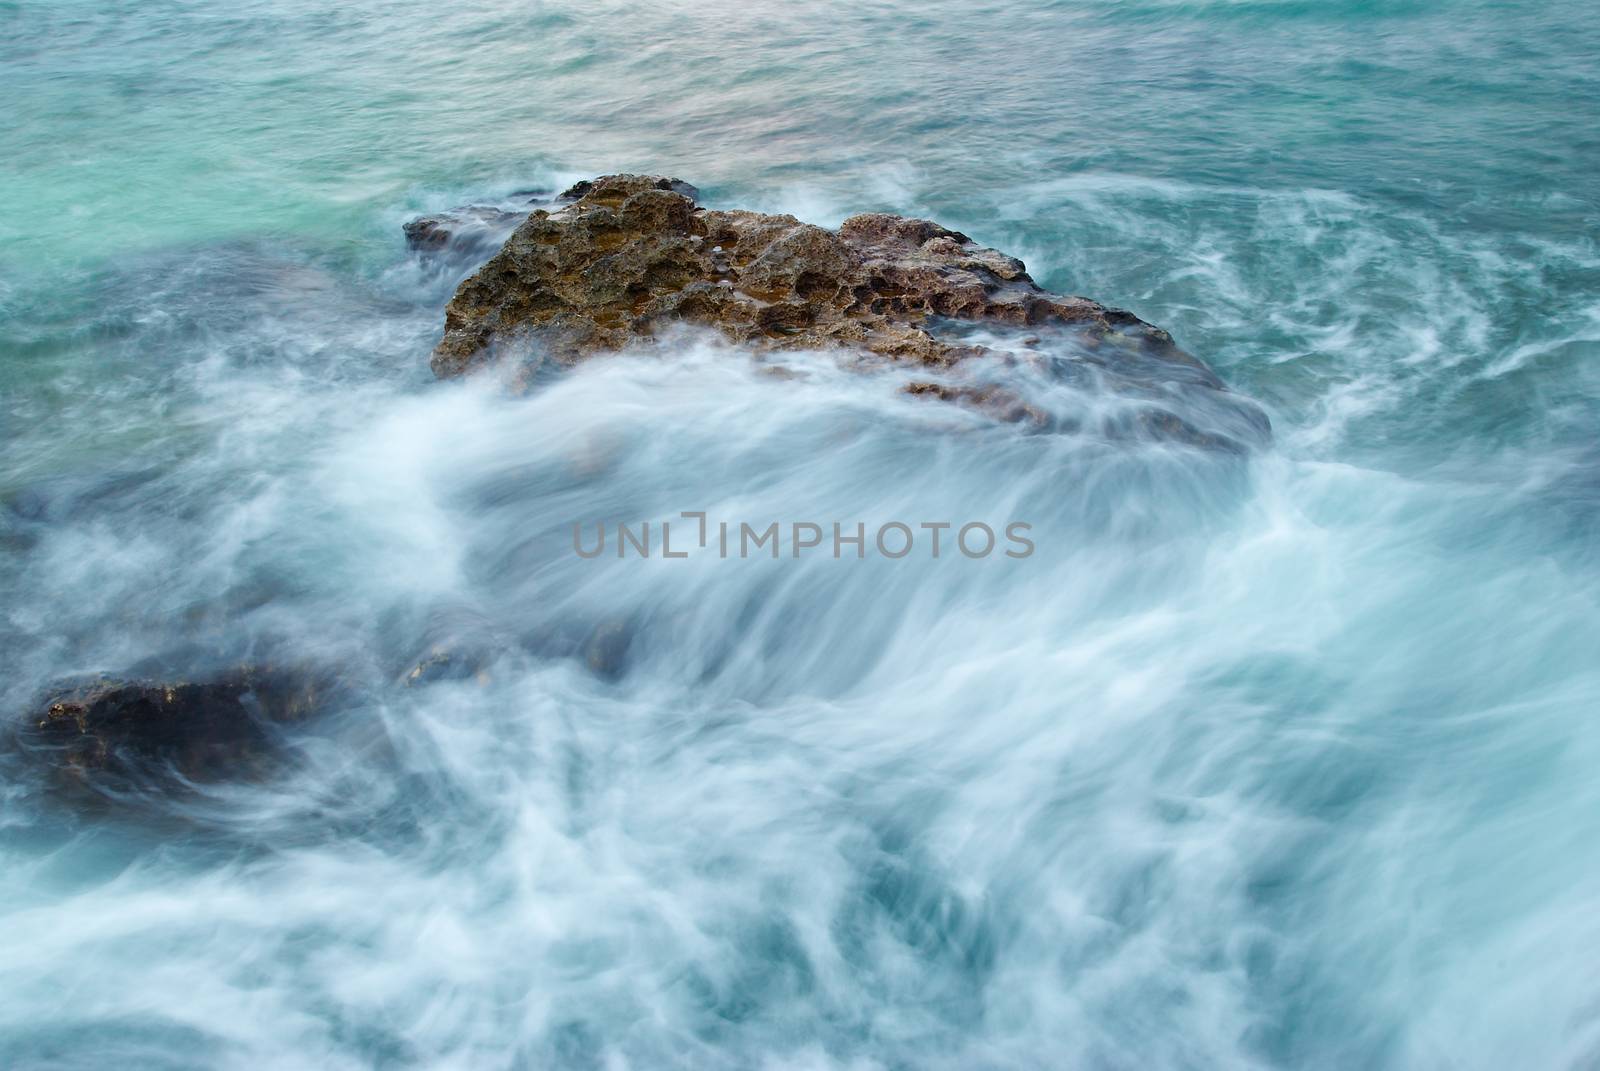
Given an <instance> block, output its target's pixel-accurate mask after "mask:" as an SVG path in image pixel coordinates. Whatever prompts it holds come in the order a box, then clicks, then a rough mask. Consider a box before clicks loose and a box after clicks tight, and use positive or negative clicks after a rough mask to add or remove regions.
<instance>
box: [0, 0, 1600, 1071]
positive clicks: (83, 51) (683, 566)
mask: <svg viewBox="0 0 1600 1071" xmlns="http://www.w3.org/2000/svg"><path fill="white" fill-rule="evenodd" d="M0 29H3V30H4V32H3V33H0V99H4V100H5V101H6V105H5V107H4V108H3V109H0V145H3V147H4V152H0V192H3V193H4V197H3V202H4V205H5V209H6V210H5V212H4V213H3V214H0V422H3V423H0V430H3V435H0V550H3V554H0V595H3V598H0V651H4V658H3V662H0V665H3V667H4V673H3V674H0V713H3V715H4V717H5V718H6V719H8V720H15V719H20V718H22V717H23V716H24V715H25V714H26V713H27V712H28V711H29V710H30V709H33V708H34V705H36V703H37V700H38V697H39V696H40V695H41V694H42V693H43V692H44V691H46V690H47V689H48V688H50V687H51V686H52V684H53V682H57V681H60V680H63V679H66V678H70V677H73V676H75V675H81V674H86V673H94V672H112V673H130V672H131V673H138V672H149V673H152V674H157V675H160V674H165V675H167V676H181V675H183V674H195V673H200V672H203V671H205V670H207V669H208V668H214V667H215V666H216V665H226V664H234V663H237V662H240V661H248V660H265V661H271V662H275V663H284V664H316V665H318V666H322V667H333V669H334V670H335V671H336V672H337V673H338V674H339V676H340V678H341V680H342V682H343V688H342V689H341V691H340V692H339V699H338V701H337V702H336V703H334V704H332V709H330V710H328V711H327V712H326V714H325V716H324V717H323V718H321V719H320V720H318V721H315V722H313V723H310V724H307V725H304V726H300V727H297V728H296V729H294V730H293V732H292V734H291V739H289V740H288V741H286V743H287V744H288V745H289V746H290V750H289V752H288V754H289V756H290V758H289V759H288V760H287V761H286V763H285V765H284V766H283V767H282V768H280V769H277V770H276V771H275V772H272V773H271V774H270V775H268V776H265V777H241V778H238V779H233V780H224V781H221V782H217V783H207V784H199V785H192V786H173V785H171V784H165V783H162V784H147V785H143V786H138V787H134V788H126V787H125V788H122V789H120V790H117V791H110V790H108V794H107V795H106V797H105V798H102V799H99V800H98V801H97V802H93V803H88V802H85V801H84V800H83V799H82V798H80V797H75V796H71V795H63V794H62V793H61V792H59V791H56V790H53V789H52V788H51V781H50V779H49V778H48V776H46V775H45V774H44V773H43V772H42V771H41V769H40V764H41V758H40V756H37V755H34V754H29V753H25V752H23V751H21V750H20V749H19V748H18V747H17V746H16V745H14V744H10V743H8V745H7V753H6V754H5V755H4V756H3V757H0V777H3V782H0V786H3V787H0V1065H3V1066H5V1067H7V1068H16V1069H23V1068H28V1069H32V1068H102V1067H137V1068H249V1069H260V1068H284V1069H299V1068H319V1069H342V1068H411V1067H417V1068H463V1069H468V1068H470V1069H484V1068H545V1067H550V1068H607V1069H611V1068H665V1067H687V1068H773V1069H776V1068H784V1069H787V1068H796V1069H835V1068H837V1069H850V1071H868V1069H874V1071H875V1069H901V1068H952V1069H963V1071H965V1069H975V1068H1032V1067H1048V1068H1079V1067H1081V1068H1130V1069H1145V1068H1241V1067H1260V1068H1339V1069H1344V1068H1354V1067H1362V1068H1441V1069H1442V1068H1493V1069H1499V1068H1508V1067H1516V1068H1590V1067H1600V781H1597V780H1596V778H1595V776H1594V771H1595V769H1596V764H1597V762H1600V552H1597V548H1600V437H1597V431H1600V242H1597V238H1596V235H1597V233H1600V19H1596V18H1595V13H1594V11H1593V9H1592V5H1590V4H1588V3H1580V2H1577V0H1546V2H1530V0H1523V2H1516V0H1513V2H1509V3H1487V2H1475V0H1439V2H1436V3H1418V2H1408V0H1394V2H1384V3H1378V2H1356V0H1323V2H1311V0H1126V2H1121V3H1111V4H1096V3H1088V2H1043V0H1039V2H1022V0H1007V2H990V0H968V2H965V3H954V2H947V0H925V2H920V3H915V4H912V3H888V2H883V0H869V2H855V3H850V4H844V3H816V2H805V0H796V2H791V3H783V4H778V3H769V2H766V0H747V2H744V3H738V4H734V3H726V2H723V0H706V2H702V3H698V4H693V5H689V4H675V3H661V2H647V3H630V4H623V3H616V2H613V0H588V2H586V3H582V4H578V3H567V2H565V0H551V2H545V3H514V2H509V0H506V2H486V0H463V2H461V3H457V4H453V5H440V4H422V3H417V2H415V0H388V2H385V3H377V2H373V0H351V2H345V3H341V4H338V5H328V4H314V3H310V2H308V0H238V2H233V3H203V2H200V0H125V2H120V3H95V2H89V0H6V2H0ZM623 170H632V171H646V172H657V173H666V174H672V175H676V176H678V177H681V178H683V179H686V180H688V181H690V182H693V183H695V184H696V185H698V186H700V188H701V189H702V191H703V201H704V202H705V203H707V204H710V205H713V206H716V207H755V208H762V209H768V210H783V211H789V212H793V213H795V214H797V215H799V216H801V217H802V218H804V219H808V220H811V221H814V222H818V223H823V224H830V225H831V224H836V223H838V222H839V221H840V220H842V219H843V218H845V217H846V216H848V215H851V214H854V213H856V212H859V211H867V210H886V211H895V212H901V213H907V214H917V215H925V216H929V217H932V218H936V219H938V220H940V221H941V222H943V223H945V224H946V225H949V226H952V227H957V228H959V229H962V230H964V231H966V232H967V233H969V234H971V235H973V236H974V237H975V238H977V239H978V240H980V241H981V242H983V243H985V244H989V245H993V246H996V247H998V248H1001V249H1004V250H1007V251H1009V252H1012V253H1015V254H1017V255H1020V256H1022V257H1023V258H1024V259H1025V260H1026V261H1027V263H1028V265H1029V268H1030V270H1031V271H1032V273H1033V274H1034V276H1035V277H1036V278H1037V279H1038V280H1039V281H1040V282H1041V283H1042V284H1043V285H1045V286H1047V287H1050V288H1052V289H1056V290H1060V291H1065V292H1069V293H1082V294H1086V295H1089V296H1092V297H1095V298H1097V299H1099V300H1102V301H1105V302H1107V303H1110V304H1114V305H1118V306H1122V307H1126V308H1130V309H1132V310H1133V311H1135V312H1137V313H1138V314H1139V315H1140V316H1142V317H1144V318H1145V319H1147V320H1149V321H1151V322H1153V323H1156V324H1159V325H1161V326H1163V327H1165V328H1167V329H1168V330H1170V331H1171V332H1172V333H1173V334H1174V335H1175V336H1176V338H1177V339H1178V341H1179V342H1180V343H1181V344H1182V345H1184V346H1185V347H1186V348H1188V349H1189V350H1191V351H1193V352H1195V353H1197V354H1199V355H1201V356H1203V357H1204V358H1206V359H1207V360H1208V361H1209V362H1210V363H1211V364H1212V365H1213V366H1214V367H1215V368H1216V369H1217V370H1218V372H1219V373H1220V374H1221V375H1222V376H1223V377H1224V378H1225V379H1226V380H1227V382H1228V383H1229V384H1230V386H1231V387H1232V388H1233V389H1234V390H1235V391H1237V392H1238V393H1240V394H1241V395H1244V396H1246V397H1249V398H1252V399H1254V400H1255V401H1257V402H1259V403H1260V404H1261V405H1262V406H1263V407H1264V408H1265V410H1266V411H1267V412H1268V413H1269V414H1270V416H1271V418H1272V422H1273V426H1274V439H1273V442H1272V444H1271V445H1270V446H1268V447H1267V448H1265V449H1262V450H1259V451H1256V452H1254V453H1253V454H1251V455H1249V456H1245V457H1238V456H1231V455H1229V456H1217V455H1214V454H1211V453H1207V452H1204V451H1197V450H1190V449H1180V448H1173V447H1170V446H1161V445H1159V444H1140V443H1130V442H1106V441H1098V440H1096V439H1095V438H1094V437H1093V436H1084V435H1039V434H1028V433H1026V432H1025V431H1023V430H1021V429H1018V428H1015V427H1012V426H1007V425H995V424H993V423H990V422H988V421H986V420H984V419H983V418H982V417H981V416H979V415H976V414H972V413H967V412H965V411H962V410H959V409H954V408H952V407H946V406H939V405H936V404H933V403H929V402H925V401H922V400H918V399H913V398H909V397H906V396H905V395H903V394H901V393H900V392H899V391H898V387H899V386H900V385H901V382H902V381H901V380H900V379H897V378H896V377H895V376H894V375H893V374H887V373H885V374H877V375H861V374H856V373H851V372H847V371H844V370H841V369H840V368H839V367H838V366H837V365H836V363H835V362H833V361H832V360H831V359H829V358H826V357H823V356H816V357H807V356H804V355H799V356H796V357H794V358H793V360H792V361H791V362H789V364H790V368H789V374H788V375H787V376H786V377H783V378H778V377H774V376H771V375H768V374H764V373H763V371H762V370H761V369H760V368H758V367H757V366H755V365H754V364H752V362H751V361H750V360H749V359H748V358H747V356H746V355H743V354H740V353H738V352H735V351H730V350H729V349H727V348H726V347H723V346H718V345H714V344H712V343H709V342H708V341H706V340H704V339H697V338H694V337H688V336H686V337H683V338H681V339H678V340H675V341H673V342H672V343H671V344H670V345H669V346H667V347H666V350H665V352H663V353H662V354H660V355H658V356H657V357H656V358H654V359H651V358H642V357H623V358H616V359H607V360H599V361H595V362H593V363H591V364H589V365H586V366H584V367H582V368H580V369H578V370H576V371H574V372H573V373H571V374H568V375H565V376H561V377H557V378H553V379H551V380H550V381H549V382H544V383H541V384H540V385H539V386H538V387H537V388H536V389H534V390H533V391H531V392H528V393H526V394H516V393H513V392H509V391H507V390H505V389H504V388H503V384H502V383H501V382H500V381H499V380H497V379H496V378H495V377H494V376H492V375H490V376H484V377H480V378H479V379H477V380H475V381H472V382H467V383H446V384H441V383H436V382H434V381H433V379H432V377H431V375H430V374H429V372H428V369H427V354H428V351H429V349H430V347H431V346H432V344H433V343H434V341H436V339H437V337H438V335H439V332H440V330H441V324H442V311H443V306H444V303H445V302H446V301H447V300H448V298H449V295H450V293H451V292H452V290H453V288H454V285H455V283H456V282H457V281H458V280H459V279H460V278H461V277H462V276H463V275H464V274H466V273H467V272H469V271H470V270H472V268H473V266H474V265H473V263H472V262H471V261H470V259H462V258H457V259H454V260H447V261H446V262H444V263H438V262H426V261H423V260H421V259H419V258H418V257H417V256H416V255H414V254H412V253H410V252H408V251H407V249H406V248H405V244H404V242H403V239H402V236H401V232H400V224H401V223H402V222H404V221H405V220H407V219H409V218H411V217H413V216H415V215H417V214H419V213H422V212H425V211H435V210H440V209H446V208H449V207H451V206H454V205H460V204H464V203H469V202H474V201H479V202H486V201H495V200H497V199H500V198H504V197H507V196H508V195H510V194H511V193H512V192H513V191H517V190H522V189H557V188H560V186H561V185H563V184H565V183H567V182H569V181H571V180H574V179H577V178H580V177H584V176H590V175H594V174H600V173H605V172H613V171H623ZM1083 401H1084V399H1083V398H1081V397H1076V396H1074V395H1073V394H1072V392H1071V391H1065V392H1063V393H1059V394H1058V395H1056V396H1053V401H1052V403H1051V404H1059V405H1062V406H1069V407H1070V406H1071V405H1074V404H1080V403H1083ZM681 511H704V512H706V513H708V515H709V516H710V517H711V518H712V519H713V520H715V519H718V518H723V519H728V520H733V521H740V520H746V521H750V522H759V523H762V524H764V523H765V522H767V521H769V520H778V521H782V522H790V521H794V520H804V521H815V522H820V523H823V524H827V523H829V522H833V521H839V522H845V523H846V524H852V523H854V522H857V521H860V522H864V523H868V524H871V525H873V526H876V525H879V524H882V523H884V522H886V521H889V520H900V521H903V522H909V523H912V524H916V523H919V522H923V521H950V522H955V523H957V524H960V523H963V522H968V521H983V522H990V523H993V524H995V525H996V527H999V526H1001V525H1003V524H1004V523H1006V522H1009V521H1016V520H1020V521H1025V522H1027V523H1029V524H1031V526H1032V528H1031V536H1032V539H1033V541H1034V544H1035V547H1036V550H1035V553H1033V554H1032V555H1031V556H1029V557H1027V558H1025V559H1012V558H1005V557H1003V556H1001V555H1000V554H998V553H997V554H995V555H992V556H990V557H986V558H981V559H975V558H967V557H965V556H962V555H952V554H948V553H947V554H946V555H945V556H944V557H941V558H939V559H934V558H932V557H930V556H927V555H924V554H921V553H918V554H914V555H911V556H908V557H906V558H904V559H890V558H887V557H885V556H883V555H881V554H878V553H876V552H871V551H870V548H869V553H868V554H867V556H866V557H865V558H864V559H857V558H854V557H852V556H850V555H849V554H846V555H845V556H844V557H842V558H840V559H837V560H836V559H834V558H833V557H832V556H831V555H827V554H819V555H815V556H806V557H803V558H801V559H793V558H789V557H785V558H783V559H780V560H777V561H773V560H771V559H768V558H761V557H757V558H752V559H748V560H742V559H738V558H729V559H722V558H719V557H716V556H714V555H709V554H698V555H695V556H692V557H691V558H690V559H688V560H664V559H662V558H661V557H660V556H659V554H657V555H654V556H652V557H651V558H650V559H649V560H638V559H636V558H628V559H622V560H618V559H617V558H615V557H614V556H611V555H607V556H606V557H604V558H601V559H595V560H592V561H591V560H584V559H581V558H579V557H577V556H576V555H575V554H574V553H573V552H572V549H571V544H570V540H571V527H572V525H573V524H574V523H575V522H579V521H582V522H585V523H592V522H595V521H598V520H601V519H609V520H611V521H617V520H624V521H643V520H654V521H655V522H656V523H657V524H659V523H660V522H661V521H662V520H666V519H671V518H675V517H677V516H678V514H679V513H680V512H681ZM674 538H676V535H675V536H674ZM440 649H448V650H452V651H457V652H470V658H471V660H472V662H471V672H469V673H443V674H439V675H437V676H431V675H427V674H424V675H423V677H422V678H421V679H419V680H414V681H408V680H407V669H408V667H410V666H413V665H415V664H416V663H417V662H418V661H419V659H425V658H427V657H428V656H429V653H430V652H433V651H436V650H440ZM7 739H8V740H9V737H7Z"/></svg>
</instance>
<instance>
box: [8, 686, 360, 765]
mask: <svg viewBox="0 0 1600 1071" xmlns="http://www.w3.org/2000/svg"><path fill="white" fill-rule="evenodd" d="M330 692H331V683H330V681H329V680H327V679H326V678H324V677H322V676H320V675H317V674H310V673H305V672H297V671H289V670H282V669H268V668H262V667H256V666H243V667H237V668H234V669H230V670H227V671H225V672H223V673H221V674H218V675H217V676H214V677H210V678H207V679H203V680H196V681H175V682H159V681H150V680H137V679H119V678H115V677H93V678H89V679H86V680H81V681H77V682H74V683H72V684H69V685H66V686H63V687H61V688H59V689H57V690H56V691H55V692H54V693H53V694H51V695H49V696H48V697H46V698H45V699H44V701H43V702H42V703H41V704H40V707H39V709H38V710H37V712H36V713H35V714H34V715H33V716H32V717H30V718H29V719H28V721H27V724H26V725H25V726H24V727H23V738H24V742H25V743H26V744H27V745H28V746H29V747H30V748H32V749H34V750H39V751H44V752H49V753H53V754H54V756H55V757H56V759H57V765H58V767H59V768H60V769H61V770H62V771H63V772H64V773H66V774H67V775H68V776H69V778H72V779H76V780H83V779H86V778H89V777H98V776H104V775H111V776H113V777H122V778H133V779H145V778H149V777H162V776H172V775H176V776H177V777H179V778H181V779H183V780H188V781H195V782H205V781H216V780H219V779H222V778H227V777H235V776H239V775H244V774H249V773H252V772H262V771H265V770H267V769H269V768H270V767H271V765H272V764H273V762H274V761H275V759H276V758H277V756H278V754H279V752H280V750H281V728H282V727H283V726H286V725H289V724H292V723H296V722H302V721H305V720H306V719H308V718H310V717H311V716H312V715H313V714H315V713H317V712H318V711H319V710H321V709H322V708H323V707H324V706H325V705H326V704H327V701H328V698H329V695H330Z"/></svg>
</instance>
